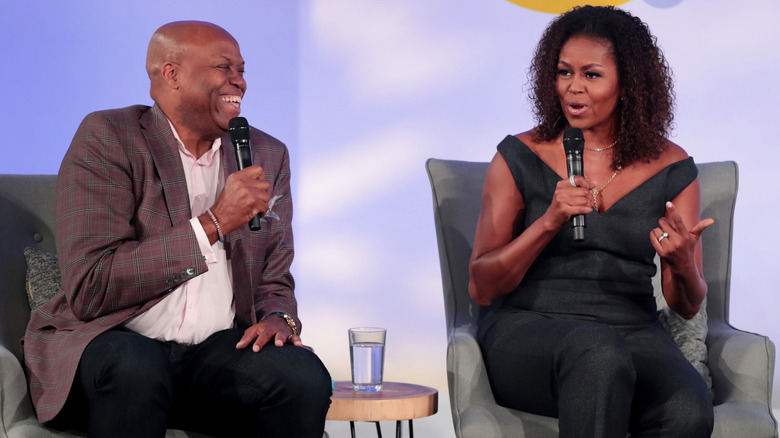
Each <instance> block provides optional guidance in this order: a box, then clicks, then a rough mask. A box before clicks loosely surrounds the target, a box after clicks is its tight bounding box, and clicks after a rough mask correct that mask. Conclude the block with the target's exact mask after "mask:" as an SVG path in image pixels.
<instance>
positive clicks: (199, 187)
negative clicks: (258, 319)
mask: <svg viewBox="0 0 780 438" xmlns="http://www.w3.org/2000/svg"><path fill="white" fill-rule="evenodd" d="M169 123H170V121H169ZM171 129H172V130H173V135H174V136H175V137H176V140H177V142H178V145H179V156H180V157H181V161H182V165H183V166H184V174H185V176H186V178H187V191H188V192H189V198H190V207H191V211H192V219H190V224H191V225H192V229H193V231H194V232H195V236H196V237H197V239H198V245H199V246H200V250H201V253H202V254H203V257H204V258H205V260H206V264H207V265H208V269H209V270H208V272H206V273H204V274H203V275H200V276H197V277H194V278H192V279H191V280H189V281H187V282H186V283H184V284H183V285H181V286H180V287H178V288H176V289H175V290H173V291H172V292H171V293H170V294H169V295H168V296H167V297H165V298H164V299H163V300H162V301H160V302H159V303H157V304H156V305H155V306H154V307H152V308H151V309H149V310H148V311H146V312H144V313H142V314H141V315H138V316H136V317H135V318H133V319H131V320H129V321H128V322H127V323H125V327H127V328H129V329H130V330H133V331H134V332H136V333H140V334H142V335H144V336H147V337H150V338H153V339H158V340H161V341H174V342H177V343H180V344H187V345H191V344H197V343H200V342H202V341H203V340H205V339H206V338H207V337H209V336H210V335H211V334H213V333H215V332H217V331H220V330H224V329H226V328H230V327H233V319H234V316H235V307H234V305H233V289H232V284H233V281H232V274H231V269H230V260H228V259H227V256H226V253H225V248H224V244H223V243H222V242H220V241H217V242H216V243H214V245H210V244H209V239H208V237H207V236H206V232H205V231H204V230H203V226H201V224H200V221H199V220H198V216H200V215H201V214H203V213H205V212H206V210H207V209H208V208H210V207H211V206H212V205H214V202H215V201H216V199H217V196H219V194H220V193H221V192H222V188H223V187H224V185H225V175H224V172H223V170H222V158H221V154H220V150H219V149H220V147H221V146H222V139H220V138H217V139H216V140H214V142H213V143H212V145H211V149H209V150H208V152H206V153H205V154H203V155H202V156H201V157H200V158H197V159H196V158H195V156H194V155H192V154H191V153H190V152H189V151H188V150H187V149H185V148H184V144H183V143H182V142H181V139H180V138H179V135H178V133H177V132H176V129H175V128H174V127H173V124H171Z"/></svg>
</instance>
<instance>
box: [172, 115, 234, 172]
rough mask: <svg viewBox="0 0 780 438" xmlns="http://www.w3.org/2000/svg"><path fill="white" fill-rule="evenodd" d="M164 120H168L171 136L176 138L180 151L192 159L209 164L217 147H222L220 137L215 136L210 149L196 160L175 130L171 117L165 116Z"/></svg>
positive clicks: (217, 150) (217, 149)
mask: <svg viewBox="0 0 780 438" xmlns="http://www.w3.org/2000/svg"><path fill="white" fill-rule="evenodd" d="M166 120H168V125H170V126H171V131H172V132H173V136H174V137H175V138H176V143H177V146H178V148H179V152H180V153H182V154H184V155H185V156H187V157H189V158H191V159H192V160H193V161H200V162H202V163H203V164H205V165H209V164H211V162H212V161H213V160H214V156H215V155H216V154H217V152H219V148H220V147H222V138H221V137H217V138H215V139H214V141H213V142H212V143H211V149H209V150H208V151H206V153H205V154H203V156H201V157H200V158H199V159H197V160H196V159H195V155H193V154H192V153H191V152H190V151H188V150H187V148H185V147H184V143H182V141H181V138H179V133H178V132H176V128H175V127H174V126H173V123H171V119H169V118H167V117H166Z"/></svg>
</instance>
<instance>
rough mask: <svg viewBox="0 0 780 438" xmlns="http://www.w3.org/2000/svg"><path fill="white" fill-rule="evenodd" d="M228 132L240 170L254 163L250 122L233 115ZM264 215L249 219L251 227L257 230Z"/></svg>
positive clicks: (259, 214)
mask: <svg viewBox="0 0 780 438" xmlns="http://www.w3.org/2000/svg"><path fill="white" fill-rule="evenodd" d="M228 134H230V141H232V142H233V146H235V148H236V161H237V162H238V170H242V169H244V168H246V167H249V166H251V165H252V146H251V145H250V143H249V123H248V122H247V121H246V119H245V118H243V117H233V118H232V119H230V123H229V124H228ZM262 217H263V215H262V214H261V213H258V214H257V215H255V217H253V218H252V220H250V221H249V229H250V230H252V231H257V230H259V229H260V222H261V221H260V218H262Z"/></svg>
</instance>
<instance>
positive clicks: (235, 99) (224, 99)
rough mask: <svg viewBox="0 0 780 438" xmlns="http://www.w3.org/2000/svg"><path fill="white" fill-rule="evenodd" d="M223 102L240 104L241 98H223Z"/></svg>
mask: <svg viewBox="0 0 780 438" xmlns="http://www.w3.org/2000/svg"><path fill="white" fill-rule="evenodd" d="M222 101H223V102H233V103H241V96H225V97H223V98H222Z"/></svg>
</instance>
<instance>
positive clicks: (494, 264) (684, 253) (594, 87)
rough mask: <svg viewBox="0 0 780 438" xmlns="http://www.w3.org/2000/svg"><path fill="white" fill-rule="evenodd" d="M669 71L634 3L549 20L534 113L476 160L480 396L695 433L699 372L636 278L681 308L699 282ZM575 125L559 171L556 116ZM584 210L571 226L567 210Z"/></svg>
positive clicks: (537, 67) (576, 420)
mask: <svg viewBox="0 0 780 438" xmlns="http://www.w3.org/2000/svg"><path fill="white" fill-rule="evenodd" d="M670 76H671V72H670V70H669V67H668V65H667V64H666V60H665V59H664V57H663V54H662V53H661V51H660V50H659V49H658V47H656V45H655V38H654V37H653V36H652V35H651V34H650V32H649V30H648V28H647V26H646V25H645V24H644V23H643V22H641V21H640V20H639V19H638V18H636V17H633V16H631V15H630V14H628V13H626V12H624V11H621V10H619V9H615V8H612V7H589V6H586V7H581V8H575V9H573V10H572V11H570V12H567V13H565V14H563V15H561V16H560V17H558V18H557V19H555V20H554V21H553V22H552V23H551V24H550V26H549V27H548V28H547V30H546V32H545V34H544V35H543V37H542V39H541V41H540V43H539V45H538V47H537V50H536V54H535V57H534V60H533V63H532V66H531V70H530V79H531V82H532V83H533V89H532V92H531V98H532V100H533V102H534V104H535V113H536V117H537V121H538V123H539V124H538V126H536V127H535V128H534V129H532V130H530V131H528V132H524V133H521V134H518V135H515V136H507V137H506V138H505V139H504V140H503V141H502V142H501V143H500V144H499V145H498V153H497V154H496V155H495V157H494V158H493V160H492V162H491V163H490V166H489V168H488V172H487V177H486V179H485V186H484V192H483V201H482V211H481V214H480V219H479V224H478V226H477V232H476V237H475V242H474V252H473V254H472V258H471V264H470V274H471V283H470V285H469V291H470V294H471V296H472V297H473V299H474V300H475V301H476V302H477V303H479V304H480V305H489V304H491V303H493V302H494V301H495V300H497V299H501V304H500V305H499V306H498V307H497V308H496V309H495V310H494V311H493V312H492V313H491V314H490V315H488V316H487V317H486V318H485V319H484V320H483V321H482V322H481V324H480V327H479V333H478V337H479V341H480V345H481V347H482V352H483V355H484V358H485V363H486V366H487V369H488V375H489V377H490V380H491V385H492V388H493V393H494V395H495V397H496V400H497V401H498V402H499V403H500V404H502V405H504V406H508V407H511V408H515V409H519V410H523V411H527V412H532V413H536V414H541V415H547V416H555V417H558V418H559V427H560V436H561V437H572V436H582V437H620V438H625V437H626V434H627V433H629V432H630V434H631V436H632V437H636V436H685V437H698V436H710V433H711V431H712V424H713V412H712V401H711V399H710V396H709V391H708V389H707V387H706V385H705V384H704V381H703V379H702V378H701V377H700V376H699V374H698V373H697V372H696V371H695V369H694V368H693V367H692V366H691V365H690V364H689V363H688V361H687V360H686V359H685V357H684V356H683V355H682V353H681V352H680V351H679V349H678V348H677V347H676V345H675V344H674V342H673V341H672V339H671V338H670V336H669V335H668V334H667V333H666V332H665V330H664V329H663V327H662V326H661V325H660V323H659V322H658V319H657V316H656V307H655V299H654V297H653V288H652V285H651V278H652V277H653V275H654V274H655V271H656V268H655V265H654V263H653V257H654V255H655V253H656V252H657V253H658V255H659V256H660V259H661V275H662V285H663V294H664V297H665V298H666V301H667V302H668V304H669V306H670V307H671V308H672V309H673V310H674V311H676V312H677V313H678V314H680V315H682V316H683V317H687V318H691V317H693V316H694V315H696V313H697V312H698V311H699V308H700V307H701V304H702V301H703V300H704V297H705V295H706V293H707V285H706V283H705V282H704V279H703V276H702V268H701V244H700V242H699V236H700V235H701V233H702V231H703V230H704V229H705V228H706V227H708V226H709V225H711V224H712V222H713V221H712V220H711V219H706V220H700V217H699V211H700V208H699V185H698V181H697V179H696V175H697V170H696V166H695V165H694V163H693V160H692V158H690V157H688V155H687V154H686V152H685V151H684V150H683V149H682V148H681V147H679V146H678V145H676V144H674V143H672V142H670V141H669V140H668V139H667V138H666V135H667V133H668V132H669V130H670V128H671V125H672V120H673V114H672V109H673V99H674V94H673V91H672V81H671V77H670ZM569 127H572V128H579V129H581V130H582V132H583V135H584V138H585V150H584V153H583V168H584V176H575V177H573V178H569V177H568V176H567V168H566V158H565V154H564V149H563V147H562V139H563V132H564V130H565V129H566V128H569ZM578 214H582V215H586V221H587V222H586V224H587V228H586V229H585V240H584V241H582V242H575V241H574V238H573V233H572V230H571V227H570V226H569V220H570V218H571V217H572V216H574V215H578Z"/></svg>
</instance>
